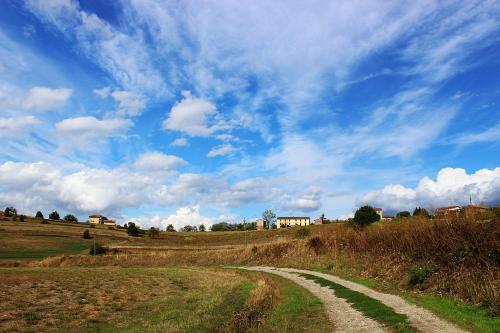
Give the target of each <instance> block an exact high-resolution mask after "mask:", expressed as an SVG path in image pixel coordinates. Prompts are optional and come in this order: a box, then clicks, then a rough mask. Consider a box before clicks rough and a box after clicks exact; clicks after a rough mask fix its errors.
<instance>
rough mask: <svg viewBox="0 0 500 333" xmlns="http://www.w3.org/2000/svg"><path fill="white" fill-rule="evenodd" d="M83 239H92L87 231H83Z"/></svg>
mask: <svg viewBox="0 0 500 333" xmlns="http://www.w3.org/2000/svg"><path fill="white" fill-rule="evenodd" d="M83 238H84V239H90V238H92V237H90V232H89V229H85V231H84V232H83Z"/></svg>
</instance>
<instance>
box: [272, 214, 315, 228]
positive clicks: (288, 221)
mask: <svg viewBox="0 0 500 333" xmlns="http://www.w3.org/2000/svg"><path fill="white" fill-rule="evenodd" d="M310 224H311V218H310V217H309V216H280V217H278V221H277V223H276V226H277V228H288V227H294V226H307V225H310Z"/></svg>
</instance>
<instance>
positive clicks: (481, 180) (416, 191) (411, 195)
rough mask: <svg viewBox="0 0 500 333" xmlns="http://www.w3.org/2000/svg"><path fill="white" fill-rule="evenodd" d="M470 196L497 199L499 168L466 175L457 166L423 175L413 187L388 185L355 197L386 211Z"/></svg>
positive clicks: (360, 202)
mask: <svg viewBox="0 0 500 333" xmlns="http://www.w3.org/2000/svg"><path fill="white" fill-rule="evenodd" d="M470 196H471V197H472V200H473V202H474V203H476V204H479V203H483V204H498V203H499V202H500V168H495V169H492V170H489V169H481V170H478V171H476V172H474V173H472V174H467V172H466V171H465V170H464V169H461V168H444V169H441V170H440V171H439V172H438V174H437V177H436V180H432V179H430V178H429V177H424V178H422V179H421V180H420V182H419V183H418V185H417V187H416V188H408V187H404V186H402V185H398V184H395V185H388V186H385V187H384V188H382V189H381V190H377V191H373V192H370V193H367V194H366V195H364V196H362V197H361V198H359V199H358V200H357V201H358V205H363V204H370V205H374V206H380V207H383V208H384V209H386V210H396V211H399V210H411V209H413V208H414V207H417V206H420V207H427V208H430V209H434V208H437V207H440V206H446V205H455V204H456V205H465V204H467V203H468V202H469V198H470Z"/></svg>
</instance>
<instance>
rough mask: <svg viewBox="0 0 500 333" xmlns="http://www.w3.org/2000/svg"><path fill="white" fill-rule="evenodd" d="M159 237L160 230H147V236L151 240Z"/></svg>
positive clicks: (153, 228) (152, 228)
mask: <svg viewBox="0 0 500 333" xmlns="http://www.w3.org/2000/svg"><path fill="white" fill-rule="evenodd" d="M159 235H160V230H159V229H157V228H155V227H151V228H149V230H148V236H149V237H151V238H156V237H158V236H159Z"/></svg>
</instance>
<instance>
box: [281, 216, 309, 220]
mask: <svg viewBox="0 0 500 333" xmlns="http://www.w3.org/2000/svg"><path fill="white" fill-rule="evenodd" d="M283 219H310V217H309V216H280V217H278V220H283Z"/></svg>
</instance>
